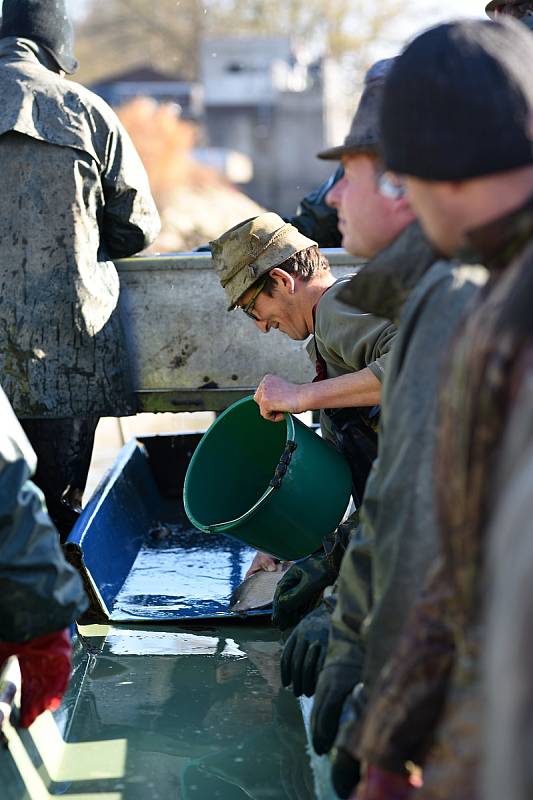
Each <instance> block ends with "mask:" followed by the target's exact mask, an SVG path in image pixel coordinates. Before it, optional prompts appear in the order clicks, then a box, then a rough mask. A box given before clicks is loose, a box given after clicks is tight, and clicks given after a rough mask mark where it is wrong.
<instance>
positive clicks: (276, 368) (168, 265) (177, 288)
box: [117, 250, 361, 411]
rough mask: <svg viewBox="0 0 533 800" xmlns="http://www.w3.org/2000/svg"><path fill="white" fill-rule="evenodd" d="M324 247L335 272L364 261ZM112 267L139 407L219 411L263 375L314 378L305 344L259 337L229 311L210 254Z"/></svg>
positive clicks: (157, 258)
mask: <svg viewBox="0 0 533 800" xmlns="http://www.w3.org/2000/svg"><path fill="white" fill-rule="evenodd" d="M324 252H325V253H326V255H327V256H328V258H329V259H330V263H331V264H332V268H333V271H334V274H335V275H337V276H340V275H343V274H346V273H347V272H353V271H354V270H355V269H357V267H358V266H360V264H361V261H358V260H357V259H354V258H353V257H351V256H349V255H348V254H347V253H346V252H345V251H344V250H325V251H324ZM117 266H118V269H119V273H120V280H121V286H122V291H121V313H122V317H123V320H124V325H125V328H126V332H127V336H128V346H129V350H130V364H131V365H132V369H133V374H134V382H135V388H136V392H137V397H138V399H139V410H140V411H202V410H213V411H215V410H219V409H220V408H225V407H226V406H227V405H229V403H231V402H232V401H233V400H235V399H237V398H238V397H240V396H243V395H244V394H249V393H250V391H251V390H253V389H254V387H256V386H257V384H258V383H259V381H260V380H261V378H262V377H263V375H265V374H266V373H267V372H275V373H277V374H279V375H281V376H283V377H285V378H287V379H290V380H293V381H296V382H301V383H303V382H305V381H309V380H312V378H313V376H314V369H313V365H312V364H311V362H310V360H309V358H308V356H307V353H306V352H305V349H304V343H303V342H295V341H292V340H291V339H289V338H288V337H287V336H285V335H284V334H282V333H279V332H278V331H272V332H270V333H269V334H267V335H265V334H262V333H261V332H260V331H259V330H258V329H257V328H256V326H255V325H253V323H252V322H250V320H248V319H247V318H246V317H245V315H244V314H243V313H242V312H239V311H235V312H232V313H228V312H227V310H226V308H227V304H226V297H225V294H224V292H223V291H222V289H221V288H220V284H219V281H218V277H217V275H216V274H215V272H214V270H213V268H212V265H211V256H210V255H205V254H183V253H182V254H179V255H175V256H152V257H146V258H145V257H137V258H131V259H125V260H123V261H119V262H117Z"/></svg>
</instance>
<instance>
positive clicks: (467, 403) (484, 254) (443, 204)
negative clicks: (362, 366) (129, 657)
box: [358, 20, 533, 800]
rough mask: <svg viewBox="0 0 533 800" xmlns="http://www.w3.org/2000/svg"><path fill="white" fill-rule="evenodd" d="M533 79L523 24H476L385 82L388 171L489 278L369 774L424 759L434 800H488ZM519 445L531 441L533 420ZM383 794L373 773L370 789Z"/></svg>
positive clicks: (382, 700) (527, 369) (373, 735)
mask: <svg viewBox="0 0 533 800" xmlns="http://www.w3.org/2000/svg"><path fill="white" fill-rule="evenodd" d="M443 64H446V66H447V69H446V72H445V79H443V70H442V65H443ZM532 75H533V40H532V39H531V36H530V34H529V33H528V32H527V31H526V30H525V29H524V27H523V26H521V25H518V24H517V23H515V22H513V21H512V20H509V21H507V22H506V23H505V24H503V23H498V22H495V23H493V24H490V23H487V22H473V21H472V22H463V23H454V24H450V25H442V26H439V27H438V28H434V29H432V30H430V31H428V32H426V33H424V34H422V36H420V37H418V38H417V39H415V40H414V42H412V43H411V44H410V45H409V47H408V48H407V49H406V50H405V52H404V53H403V54H402V56H401V57H400V58H399V59H398V61H397V63H396V66H395V68H394V69H393V70H392V72H391V74H390V76H389V79H388V81H387V83H386V87H385V95H384V102H383V111H382V125H383V139H384V159H385V163H386V165H387V166H388V167H389V168H390V169H393V170H395V171H396V172H398V173H402V174H403V175H405V184H406V188H407V192H408V194H409V196H410V199H411V202H412V204H413V206H414V207H415V209H416V211H417V213H418V215H419V217H420V219H421V221H422V224H423V226H424V229H425V230H426V232H427V234H428V236H429V237H430V238H431V240H432V241H433V243H434V245H435V246H436V247H437V248H438V249H439V250H440V251H441V252H443V253H445V254H446V255H454V254H457V253H460V254H462V255H463V256H464V257H465V258H466V257H468V258H469V259H473V258H476V259H480V260H481V261H482V263H484V264H485V265H486V267H487V268H488V270H489V274H490V277H489V280H488V282H487V284H486V286H485V288H484V289H483V290H482V291H481V292H480V293H479V294H478V295H477V298H476V301H475V303H474V305H473V307H472V308H471V309H470V313H469V314H468V315H467V316H465V318H464V319H463V321H462V324H461V327H460V330H459V332H458V335H457V336H456V337H455V340H454V343H453V347H452V349H451V353H450V357H449V362H448V364H447V368H446V370H445V374H444V383H443V386H442V390H441V396H440V409H439V413H440V416H439V428H438V440H437V450H436V460H435V464H436V487H437V502H438V509H439V528H440V531H439V532H440V538H441V555H440V558H439V559H438V560H437V561H436V562H435V564H434V567H433V568H432V570H431V572H430V574H429V575H428V580H427V581H426V584H425V587H424V591H423V593H422V594H421V596H420V598H419V600H418V602H417V604H416V606H415V608H414V613H413V615H412V617H411V620H410V623H409V625H408V627H407V629H406V630H405V632H404V634H403V636H402V638H401V641H400V644H399V647H398V649H397V652H396V654H395V656H394V658H393V659H392V660H391V661H390V662H389V664H388V666H387V669H386V671H385V672H384V673H383V674H382V676H381V679H380V681H379V684H378V685H377V686H376V688H375V692H374V695H373V698H372V701H373V702H372V704H371V707H370V709H369V713H368V715H367V722H366V726H365V730H364V731H363V735H362V739H361V741H360V745H359V748H358V754H359V756H360V757H361V758H362V759H363V760H365V761H366V763H367V764H369V765H370V767H369V769H368V775H369V776H370V783H371V779H372V770H373V769H374V768H375V767H378V768H381V769H385V770H388V771H390V772H393V773H395V774H396V776H399V777H402V776H403V777H404V778H405V776H406V775H407V771H408V768H407V765H408V763H409V762H414V763H415V764H418V765H422V766H423V768H424V778H423V779H424V785H423V788H422V789H420V790H419V792H418V794H417V797H419V798H420V800H422V798H423V799H424V800H448V799H449V798H452V797H453V798H454V800H476V798H478V797H480V796H482V795H481V791H480V787H479V769H480V763H481V761H482V758H483V756H482V753H483V749H482V732H483V728H484V724H483V714H484V710H485V706H486V702H487V700H489V702H490V700H491V697H490V695H488V696H485V695H484V694H483V692H482V681H481V676H480V652H481V647H482V643H483V641H484V639H485V637H486V623H485V619H484V616H483V613H482V612H483V608H482V606H483V601H484V595H485V592H486V586H487V584H486V579H485V574H484V566H485V561H486V555H487V554H486V549H487V544H486V543H487V529H488V526H489V525H490V523H491V521H492V519H493V515H494V511H495V508H496V502H497V499H498V496H499V494H500V492H501V491H502V489H505V488H506V481H507V480H508V474H507V475H506V474H505V472H504V471H503V469H502V467H503V462H502V444H503V443H504V442H505V440H506V436H507V433H508V431H509V430H510V428H511V427H512V425H511V423H512V422H513V421H514V420H515V419H516V417H515V409H517V408H518V406H517V399H518V398H520V395H521V394H522V393H523V392H524V390H525V389H527V388H528V387H529V386H530V384H531V382H532V379H533V371H532V366H531V365H532V364H533V330H532V324H531V319H532V316H531V305H532V302H533V285H532V275H533V261H532V247H533V211H532V197H533V148H532V138H533V136H532V134H533V131H532V123H531V120H532V116H533V79H532ZM406 103H407V106H406ZM406 108H407V109H408V110H409V113H405V111H406ZM517 441H518V443H519V447H520V449H522V448H526V447H527V446H528V445H529V444H530V441H531V427H530V426H529V427H528V426H527V425H526V426H525V427H524V428H523V435H522V436H520V437H518V438H517ZM528 492H530V487H528ZM493 535H496V536H499V535H500V533H499V531H493ZM511 621H512V620H509V622H511ZM489 624H490V618H489ZM521 633H522V636H523V635H524V629H521ZM505 665H506V669H509V673H508V675H507V676H505V678H504V680H503V681H502V680H501V679H502V676H501V674H500V675H499V681H498V683H497V684H495V685H493V686H492V687H491V688H492V690H493V691H495V692H500V691H501V690H502V689H504V690H505V691H506V692H507V691H508V688H509V686H508V681H507V678H508V677H509V675H512V674H513V669H514V666H513V665H512V664H510V663H509V662H508V661H507V659H505ZM502 683H505V687H503V686H502V685H501V684H502ZM508 696H509V695H508ZM492 719H493V720H494V718H492ZM495 724H499V723H498V722H497V721H496V722H495ZM526 752H527V749H526ZM526 757H527V756H526ZM506 768H507V765H505V766H504V769H506ZM504 792H505V789H504ZM368 796H370V795H369V782H368V781H366V782H365V784H363V787H362V789H361V792H360V793H359V794H358V797H360V798H366V797H368ZM372 796H373V797H374V796H375V797H377V798H379V797H381V796H382V795H378V794H373V795H372ZM403 796H405V797H407V796H408V795H407V792H406V793H405V794H404V795H403ZM499 796H502V795H501V794H500V795H499ZM505 796H506V797H507V796H508V795H507V793H506V792H505Z"/></svg>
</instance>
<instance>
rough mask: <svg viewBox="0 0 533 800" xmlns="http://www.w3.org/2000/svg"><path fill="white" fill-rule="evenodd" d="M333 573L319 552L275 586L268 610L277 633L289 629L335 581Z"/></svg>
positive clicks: (301, 562)
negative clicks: (278, 630)
mask: <svg viewBox="0 0 533 800" xmlns="http://www.w3.org/2000/svg"><path fill="white" fill-rule="evenodd" d="M336 577H337V572H336V570H335V569H334V567H333V565H332V563H331V561H330V559H329V558H328V557H327V555H326V553H325V552H324V551H323V550H321V551H319V552H317V553H312V554H311V555H310V556H307V558H303V559H302V560H301V561H297V562H296V563H295V564H293V565H292V567H291V568H290V569H288V570H287V572H286V574H285V575H284V576H283V578H282V579H281V580H280V582H279V583H278V586H277V588H276V594H275V595H274V603H273V608H272V624H273V625H277V626H278V628H281V630H282V631H283V630H285V629H286V628H292V627H293V626H294V625H296V624H297V623H298V622H299V621H300V620H301V619H302V617H304V616H305V615H306V614H307V612H308V611H310V610H311V609H312V608H313V607H314V606H316V604H317V603H318V601H319V599H320V595H321V594H322V592H323V591H324V589H325V588H326V586H331V584H332V583H334V582H335V579H336Z"/></svg>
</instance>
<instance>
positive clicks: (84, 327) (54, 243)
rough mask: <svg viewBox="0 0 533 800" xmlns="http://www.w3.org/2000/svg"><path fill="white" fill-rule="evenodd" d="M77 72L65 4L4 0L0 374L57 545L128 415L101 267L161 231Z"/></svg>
mask: <svg viewBox="0 0 533 800" xmlns="http://www.w3.org/2000/svg"><path fill="white" fill-rule="evenodd" d="M76 66H77V62H76V59H75V58H74V53H73V33H72V25H71V22H70V20H69V18H68V15H67V12H66V5H65V0H4V3H3V6H2V26H1V29H0V85H1V87H2V103H1V105H0V163H1V171H2V186H3V189H2V193H1V198H0V297H1V302H0V332H1V333H0V374H1V375H2V381H3V385H4V389H5V391H6V394H7V395H8V397H9V400H10V401H11V404H12V405H13V408H14V409H15V412H16V414H17V416H18V417H19V419H21V422H22V426H23V428H24V430H25V432H26V435H27V436H28V438H29V440H30V442H31V444H32V447H33V449H34V450H35V452H36V454H37V459H38V468H37V473H36V475H35V482H36V483H37V484H38V485H39V486H40V488H41V489H42V490H43V492H44V495H45V498H46V502H47V505H48V509H49V512H50V515H51V516H52V518H53V520H54V522H55V523H56V525H57V527H58V529H59V531H60V533H61V535H62V536H66V535H67V534H68V532H69V530H70V528H71V527H72V524H73V522H74V521H75V519H76V513H77V512H78V511H79V508H80V503H81V497H82V494H83V490H84V488H85V483H86V479H87V473H88V469H89V464H90V459H91V453H92V447H93V440H94V433H95V429H96V425H97V422H98V419H99V417H100V416H102V415H114V416H118V415H123V414H129V413H134V411H135V406H134V402H133V397H132V390H131V384H130V379H129V375H128V368H127V355H126V349H125V343H124V336H123V332H122V329H121V325H120V320H119V316H118V308H117V305H118V295H119V280H118V274H117V271H116V269H115V266H114V265H113V263H112V261H111V260H110V259H112V258H113V259H114V258H121V257H123V256H129V255H132V254H133V253H136V252H138V251H139V250H142V249H143V248H144V247H145V246H146V245H147V244H148V243H149V242H150V241H152V240H153V239H154V238H155V236H156V234H157V232H158V229H159V219H158V215H157V211H156V209H155V206H154V203H153V200H152V197H151V194H150V190H149V186H148V180H147V176H146V173H145V170H144V168H143V166H142V164H141V161H140V159H139V157H138V155H137V153H136V151H135V149H134V147H133V145H132V143H131V141H130V139H129V137H128V135H127V134H126V132H125V131H124V129H123V128H122V126H121V125H120V123H119V121H118V119H117V117H116V116H115V114H114V113H113V112H112V111H111V109H110V108H109V107H108V106H107V105H106V104H105V103H104V102H103V101H102V100H101V99H100V98H99V97H97V96H95V95H93V94H92V93H91V92H89V91H88V90H87V89H85V88H83V87H82V86H79V85H78V84H75V83H72V82H70V81H67V80H65V78H64V73H65V72H69V73H72V72H74V70H75V69H76Z"/></svg>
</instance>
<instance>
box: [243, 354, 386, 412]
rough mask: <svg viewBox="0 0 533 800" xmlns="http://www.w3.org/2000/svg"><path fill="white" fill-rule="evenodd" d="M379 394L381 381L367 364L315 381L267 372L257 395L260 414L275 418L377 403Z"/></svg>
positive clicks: (256, 400) (255, 397)
mask: <svg viewBox="0 0 533 800" xmlns="http://www.w3.org/2000/svg"><path fill="white" fill-rule="evenodd" d="M380 397H381V382H380V381H379V379H378V378H376V376H375V374H374V373H373V372H372V370H371V369H369V368H368V367H365V368H364V369H362V370H360V371H359V372H351V373H348V374H346V375H339V376H338V377H336V378H327V379H326V380H324V381H316V382H315V383H301V384H298V383H290V382H289V381H286V380H284V379H283V378H280V377H279V376H278V375H265V377H264V378H263V380H262V381H261V383H260V384H259V386H258V387H257V391H256V393H255V395H254V399H255V402H256V403H257V404H258V406H259V409H260V411H261V416H263V417H264V418H265V419H269V420H272V421H274V422H279V421H280V420H281V419H283V413H282V412H290V413H291V414H301V413H302V412H304V411H315V410H318V409H321V408H350V407H352V406H359V407H361V406H374V405H378V404H379V401H380Z"/></svg>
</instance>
